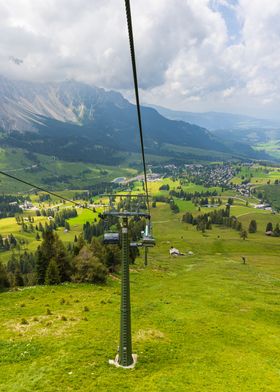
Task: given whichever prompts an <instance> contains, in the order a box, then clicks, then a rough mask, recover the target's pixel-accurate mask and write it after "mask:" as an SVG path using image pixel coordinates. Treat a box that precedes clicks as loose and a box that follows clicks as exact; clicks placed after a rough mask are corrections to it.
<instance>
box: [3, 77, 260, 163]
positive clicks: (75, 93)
mask: <svg viewBox="0 0 280 392" xmlns="http://www.w3.org/2000/svg"><path fill="white" fill-rule="evenodd" d="M141 109H142V118H143V128H144V141H145V149H146V152H147V153H150V154H153V155H161V156H163V155H164V156H168V157H173V158H180V159H199V158H201V157H202V156H203V159H205V160H215V159H217V157H219V156H222V157H223V159H232V158H245V157H247V158H248V157H249V158H254V159H255V158H256V159H257V158H260V159H266V158H267V155H266V154H265V153H263V152H257V151H254V150H253V149H252V148H251V147H250V146H249V145H248V144H246V143H240V142H239V141H236V140H225V139H223V138H221V137H220V136H219V135H215V134H214V133H212V132H210V131H209V130H207V129H206V128H205V127H204V126H199V125H194V124H190V123H189V122H186V121H182V120H181V119H176V120H174V119H170V118H166V117H165V116H164V115H162V114H160V113H159V112H158V111H157V110H156V109H154V108H151V107H145V106H143V107H142V108H141ZM0 142H1V145H2V146H9V147H11V146H12V147H18V148H23V149H25V150H27V151H31V152H33V153H34V152H35V153H41V154H46V155H52V156H56V157H58V158H60V159H64V160H68V161H84V162H96V163H107V164H116V163H117V162H120V159H121V158H120V153H121V152H139V151H140V146H139V134H138V126H137V117H136V108H135V105H133V104H132V103H130V102H129V101H128V100H126V99H125V98H124V97H123V96H122V95H121V94H120V93H118V92H115V91H106V90H104V89H102V88H98V87H95V86H91V85H87V84H84V83H80V82H76V81H72V80H70V81H65V82H60V83H34V82H27V81H15V80H9V79H7V78H4V77H0ZM201 151H202V152H203V154H201Z"/></svg>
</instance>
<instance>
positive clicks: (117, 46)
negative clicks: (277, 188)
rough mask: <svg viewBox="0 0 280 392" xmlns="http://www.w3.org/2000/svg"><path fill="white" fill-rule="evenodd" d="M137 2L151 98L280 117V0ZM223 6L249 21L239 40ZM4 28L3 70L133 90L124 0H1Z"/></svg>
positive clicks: (144, 79) (142, 75)
mask: <svg viewBox="0 0 280 392" xmlns="http://www.w3.org/2000/svg"><path fill="white" fill-rule="evenodd" d="M131 7H132V14H133V22H134V36H135V46H136V55H137V64H138V73H139V84H140V86H141V88H142V90H141V97H142V101H145V102H152V103H156V104H159V105H165V106H170V107H173V108H178V109H185V110H226V111H237V112H248V113H250V114H254V111H255V112H256V114H258V115H263V116H269V115H272V116H278V107H279V104H280V72H279V70H280V39H279V38H280V24H279V20H280V2H279V0H270V1H269V2H266V1H265V0H254V1H251V0H239V2H238V1H235V0H184V1H182V0H172V1H170V0H153V1H150V0H132V1H131ZM223 9H225V10H227V9H228V10H229V12H231V13H233V12H234V13H235V17H236V19H237V20H238V21H239V22H240V31H236V34H234V35H235V36H236V37H238V40H237V38H235V40H234V44H233V43H232V42H233V40H232V28H233V27H234V28H236V27H235V26H236V23H235V24H234V25H232V26H231V32H230V33H229V29H228V28H227V27H228V25H227V24H228V23H229V20H228V18H229V15H231V14H227V15H226V14H223V11H222V10H223ZM0 26H1V27H0V36H1V40H0V74H4V75H5V76H8V77H11V78H21V79H28V80H37V81H38V80H44V81H47V80H64V79H67V78H74V79H77V80H83V81H86V82H89V83H94V84H96V85H98V86H103V87H105V88H115V89H119V90H121V91H123V92H124V93H125V94H126V95H127V96H128V97H133V93H132V89H131V87H132V75H131V65H130V57H129V46H128V38H127V27H126V20H125V9H124V1H123V0H107V1H104V0H59V1H57V0H48V1H45V0H9V2H7V1H6V0H0ZM234 33H235V32H234ZM229 34H231V35H229ZM11 59H17V60H19V61H11Z"/></svg>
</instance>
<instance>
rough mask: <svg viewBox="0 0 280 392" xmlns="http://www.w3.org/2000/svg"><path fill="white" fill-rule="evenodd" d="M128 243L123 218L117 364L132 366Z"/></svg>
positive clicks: (126, 227) (126, 221) (126, 224)
mask: <svg viewBox="0 0 280 392" xmlns="http://www.w3.org/2000/svg"><path fill="white" fill-rule="evenodd" d="M128 257H129V241H128V218H127V217H124V218H123V224H122V267H121V269H122V278H121V279H122V280H121V320H120V349H119V364H120V365H121V366H130V365H132V364H133V357H132V343H131V311H130V282H129V259H128Z"/></svg>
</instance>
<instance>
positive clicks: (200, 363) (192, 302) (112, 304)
mask: <svg viewBox="0 0 280 392" xmlns="http://www.w3.org/2000/svg"><path fill="white" fill-rule="evenodd" d="M235 208H236V209H240V211H239V212H240V219H243V220H244V222H243V223H244V224H245V223H246V224H247V222H249V219H251V218H253V217H255V218H256V219H257V221H259V220H261V219H263V221H262V222H263V223H260V224H259V226H260V230H258V232H257V233H256V234H251V235H249V238H248V239H247V240H241V239H240V237H239V234H238V232H236V231H234V230H231V229H226V228H224V229H223V228H219V227H217V226H216V227H214V228H213V229H212V230H209V231H207V232H206V233H205V234H203V233H201V232H198V231H197V230H196V228H195V227H193V226H192V225H188V224H184V223H181V215H182V213H180V214H176V215H175V214H173V213H172V212H171V211H170V208H169V206H168V205H166V204H161V203H157V207H156V208H154V209H153V210H152V215H153V222H154V235H155V237H156V239H157V246H156V247H155V248H153V249H151V250H150V252H149V265H148V266H147V267H146V268H144V266H143V255H141V256H140V257H139V258H138V259H137V260H136V263H135V265H131V302H132V331H133V352H135V353H137V354H138V363H137V365H136V367H135V369H133V370H124V369H117V368H115V367H113V366H110V365H109V364H108V360H109V359H112V358H114V356H115V354H116V352H117V347H118V337H119V306H120V277H119V276H118V275H111V276H110V277H109V280H108V283H107V284H106V285H104V286H98V285H77V284H76V285H75V284H65V285H61V286H51V287H50V286H42V287H38V286H37V287H30V288H23V289H20V290H16V291H10V292H4V293H1V301H0V312H1V319H0V330H1V337H0V379H1V384H0V391H5V392H9V391H44V392H51V391H62V390H63V391H64V390H65V391H104V392H111V391H112V392H113V391H120V392H122V391H152V392H153V391H157V392H162V391H164V392H165V391H168V392H169V391H193V392H198V391H199V392H204V391H205V392H209V391H211V392H212V391H213V392H216V391H221V392H225V391H229V392H235V391H236V392H237V391H238V392H239V391H248V392H252V391H254V392H261V391H262V392H263V391H275V392H277V391H279V389H280V366H279V363H280V350H279V346H280V333H279V332H280V331H279V323H280V316H279V300H280V296H279V295H280V269H279V260H280V246H279V245H280V242H279V241H280V240H279V238H268V237H266V236H265V235H264V233H263V231H262V230H263V227H264V224H265V222H266V220H270V218H273V219H274V220H275V222H276V221H277V220H278V222H279V216H272V215H270V214H268V213H267V212H261V213H260V212H258V211H257V212H256V210H253V209H252V208H248V207H245V206H236V207H235ZM246 208H247V210H246ZM246 211H247V212H248V214H247V213H246ZM83 213H84V212H83ZM83 213H82V214H83ZM250 214H252V216H251V215H250ZM80 218H81V219H82V215H81V214H80V215H79V217H77V218H74V219H75V220H76V223H77V225H79V224H80V222H79V219H80ZM74 219H73V220H74ZM72 225H73V226H74V222H72ZM170 246H175V247H177V248H178V249H179V250H180V251H181V252H183V253H185V256H181V257H177V258H176V257H170V256H169V248H170ZM189 251H191V252H193V254H192V255H189V254H188V252H189ZM242 256H245V257H246V260H247V263H246V264H245V265H244V264H243V263H242V260H241V257H242Z"/></svg>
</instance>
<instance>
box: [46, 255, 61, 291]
mask: <svg viewBox="0 0 280 392" xmlns="http://www.w3.org/2000/svg"><path fill="white" fill-rule="evenodd" d="M59 283H60V276H59V269H58V266H57V263H56V261H55V259H51V260H50V262H49V265H48V268H47V270H46V278H45V284H49V285H53V284H59Z"/></svg>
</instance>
